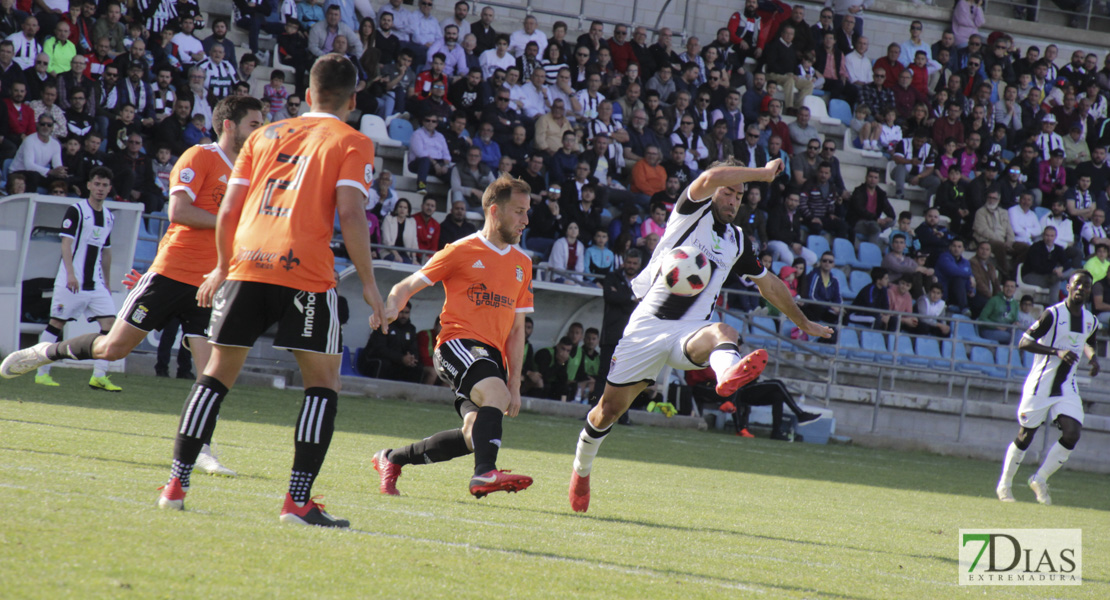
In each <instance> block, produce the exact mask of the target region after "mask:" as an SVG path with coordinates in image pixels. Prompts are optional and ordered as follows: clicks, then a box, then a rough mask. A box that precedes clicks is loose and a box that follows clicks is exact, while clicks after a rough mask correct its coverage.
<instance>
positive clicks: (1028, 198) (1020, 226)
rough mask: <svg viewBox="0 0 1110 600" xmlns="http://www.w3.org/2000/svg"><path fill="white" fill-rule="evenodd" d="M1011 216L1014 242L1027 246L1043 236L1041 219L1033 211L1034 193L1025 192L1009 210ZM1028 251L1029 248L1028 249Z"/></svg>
mask: <svg viewBox="0 0 1110 600" xmlns="http://www.w3.org/2000/svg"><path fill="white" fill-rule="evenodd" d="M1007 212H1008V213H1009V216H1010V229H1012V230H1013V232H1014V244H1015V245H1016V244H1024V245H1025V246H1026V248H1028V246H1030V245H1032V244H1033V242H1034V241H1036V240H1037V239H1039V238H1040V237H1041V230H1042V227H1041V221H1040V219H1039V218H1037V213H1035V212H1034V211H1033V194H1032V193H1030V192H1023V193H1022V194H1021V196H1020V197H1019V200H1018V204H1017V205H1016V206H1011V207H1010V208H1009V210H1008V211H1007ZM1027 251H1028V250H1027Z"/></svg>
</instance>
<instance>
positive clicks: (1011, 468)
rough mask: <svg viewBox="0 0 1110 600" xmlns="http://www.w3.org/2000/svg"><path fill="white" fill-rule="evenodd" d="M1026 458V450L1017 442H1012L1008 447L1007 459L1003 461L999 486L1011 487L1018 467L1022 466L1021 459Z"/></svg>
mask: <svg viewBox="0 0 1110 600" xmlns="http://www.w3.org/2000/svg"><path fill="white" fill-rule="evenodd" d="M1024 458H1025V450H1020V449H1018V447H1017V444H1015V443H1013V442H1010V445H1009V447H1007V448H1006V459H1005V460H1004V461H1003V462H1002V477H1001V478H999V480H998V485H999V486H1004V487H1010V485H1011V484H1013V482H1014V474H1015V473H1017V470H1018V467H1020V466H1021V461H1022V460H1023V459H1024Z"/></svg>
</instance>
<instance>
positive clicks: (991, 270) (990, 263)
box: [968, 243, 1002, 317]
mask: <svg viewBox="0 0 1110 600" xmlns="http://www.w3.org/2000/svg"><path fill="white" fill-rule="evenodd" d="M968 262H970V263H971V276H972V280H973V281H974V282H975V297H974V298H972V299H971V302H970V304H971V314H972V316H973V317H978V316H979V312H980V311H981V310H983V306H985V305H986V303H987V301H988V300H990V299H991V298H993V297H994V295H995V294H997V293H998V292H999V291H1000V290H1001V289H1002V276H1001V275H1000V273H999V271H998V266H997V263H996V262H995V261H994V259H993V258H991V247H990V244H987V243H980V244H979V245H978V246H976V247H975V256H973V257H971V259H970V260H969V261H968Z"/></svg>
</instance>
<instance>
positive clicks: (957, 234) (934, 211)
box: [0, 0, 1110, 396]
mask: <svg viewBox="0 0 1110 600" xmlns="http://www.w3.org/2000/svg"><path fill="white" fill-rule="evenodd" d="M829 4H830V6H831V7H830V8H825V9H823V10H821V11H820V13H819V14H818V15H815V16H816V20H815V22H813V23H809V22H807V17H809V16H810V15H807V13H806V8H805V7H804V6H801V5H798V6H793V7H792V6H790V5H788V4H785V3H783V2H781V1H779V0H764V1H757V0H746V2H745V3H744V6H743V8H742V9H741V10H740V11H738V12H736V13H735V14H734V15H732V18H731V19H730V20H729V22H728V23H727V24H726V25H725V26H722V27H721V28H720V29H718V30H717V31H716V35H715V37H714V39H713V40H711V41H708V43H703V40H700V39H698V38H697V37H689V38H687V39H686V40H684V41H683V42H682V45H681V46H680V47H676V46H675V40H674V39H673V34H672V32H671V31H670V30H669V29H666V28H663V29H660V30H659V31H658V32H657V33H656V35H655V36H654V39H649V32H648V30H647V29H646V28H645V27H630V26H626V25H622V24H618V25H616V26H615V27H613V28H612V31H611V35H610V37H606V35H605V27H604V25H603V24H602V23H600V22H594V23H592V24H590V26H589V29H588V31H585V32H575V31H571V30H570V27H569V26H568V25H567V24H566V23H565V22H562V21H557V22H555V23H554V25H553V27H552V29H551V31H549V32H544V31H540V30H539V29H538V26H537V21H536V19H535V17H533V16H528V17H526V18H524V19H523V22H522V23H521V27H520V28H519V29H517V30H515V31H496V30H495V29H494V27H493V21H494V9H493V8H492V7H488V6H487V7H484V8H482V9H481V10H480V11H479V12H478V15H477V18H474V16H473V15H472V14H471V5H470V4H469V3H468V2H465V1H460V2H457V3H455V4H454V6H453V13H452V14H451V16H449V17H446V18H444V19H442V20H437V19H436V18H435V16H433V14H432V12H433V8H434V5H433V2H432V1H431V0H417V8H416V9H415V10H410V9H408V8H405V7H403V6H402V0H390V1H389V2H388V3H385V4H381V5H379V6H377V7H374V6H371V4H370V3H369V2H368V1H367V0H326V1H325V0H309V1H306V2H294V1H293V0H262V1H261V2H253V1H247V0H235V2H234V11H233V14H232V15H231V18H230V19H224V18H215V19H213V22H212V23H210V24H207V25H210V30H211V34H210V35H208V36H206V37H204V38H203V39H202V38H201V37H199V36H198V35H197V34H196V32H197V31H198V30H200V29H203V28H204V26H205V25H206V24H205V23H203V21H204V19H205V15H203V14H202V13H201V11H200V10H199V8H198V6H197V5H196V4H195V3H192V2H189V1H188V0H184V1H181V2H176V3H175V2H172V1H170V0H161V1H159V0H127V1H126V2H123V3H120V2H115V1H104V0H101V1H100V2H97V1H96V0H69V1H68V2H67V1H66V0H62V1H60V2H59V1H58V0H42V1H37V2H34V3H33V4H32V2H31V1H30V0H0V37H2V38H3V41H2V42H0V98H2V102H3V106H2V108H3V109H4V110H0V160H3V161H5V165H6V169H5V175H6V190H7V192H8V193H19V192H23V191H34V190H41V191H44V192H47V193H55V194H60V195H72V196H84V195H85V194H86V190H84V189H83V185H84V183H83V182H84V181H85V180H86V174H87V173H88V172H89V171H90V170H91V169H92V168H94V167H96V166H100V165H107V166H109V167H111V168H112V170H113V171H114V172H115V173H116V181H114V182H113V183H114V190H113V196H114V197H115V198H116V199H118V200H122V201H129V202H139V203H142V204H143V205H144V206H145V208H146V211H147V212H148V213H153V212H157V211H160V210H161V209H162V208H163V205H164V204H165V202H166V196H167V192H168V189H167V185H168V181H169V173H170V171H171V169H172V168H173V165H174V162H175V160H176V157H177V156H178V155H180V154H181V152H182V151H183V150H184V149H186V148H188V147H189V146H191V145H194V144H198V143H207V142H209V141H210V140H211V139H212V137H213V136H212V134H211V129H212V123H211V111H212V107H213V106H214V105H215V103H216V102H217V101H218V100H219V99H221V98H223V97H225V96H228V95H250V96H255V97H259V98H261V99H263V100H264V101H265V102H266V106H267V107H268V118H269V119H271V120H275V121H276V120H280V119H283V118H286V117H289V116H295V115H298V114H300V113H301V112H302V111H303V110H304V109H307V106H304V103H303V100H302V99H303V92H304V89H305V86H306V84H307V82H306V81H305V75H306V74H307V72H308V70H309V68H310V66H311V64H312V62H313V61H314V60H315V58H316V57H318V56H321V55H323V54H325V53H328V52H339V53H343V54H346V55H348V56H350V57H351V59H352V61H353V62H354V63H355V64H356V65H357V66H358V69H359V78H360V81H359V85H358V94H357V109H358V110H357V111H356V112H355V113H354V117H353V118H352V119H353V123H352V124H354V125H355V126H356V127H357V126H358V120H357V119H358V118H359V117H360V116H361V115H370V114H376V115H378V116H380V117H382V118H383V119H385V120H386V122H387V123H388V124H389V125H390V126H391V131H392V130H393V129H394V127H395V126H396V124H399V123H400V122H402V121H408V122H409V123H410V124H411V127H410V128H409V129H411V137H410V138H409V139H408V143H407V148H408V150H407V153H406V157H407V160H408V164H407V165H406V166H407V167H408V169H410V170H411V171H412V172H413V173H414V174H415V176H416V178H417V193H418V194H421V195H423V201H422V202H421V205H420V206H414V205H413V204H412V203H411V202H410V200H409V199H408V198H406V197H404V196H402V195H401V194H398V192H397V191H396V189H395V188H394V182H393V175H392V174H391V173H390V172H388V171H383V172H381V173H379V174H378V177H377V179H376V181H375V182H374V186H373V190H372V191H371V193H370V195H369V198H368V205H367V212H368V216H370V217H371V234H372V239H373V240H374V241H375V242H376V243H378V244H380V245H381V246H384V247H387V248H381V249H379V250H377V256H378V257H379V258H384V259H389V260H398V261H403V262H410V263H418V262H422V261H424V260H426V258H427V256H428V255H429V254H428V253H429V252H431V251H435V250H437V249H440V248H443V247H444V246H445V245H446V244H448V243H450V242H452V241H455V240H457V239H460V238H462V237H464V236H466V235H469V234H470V233H473V232H474V231H475V230H476V227H475V225H474V223H473V222H472V221H471V220H468V209H471V208H476V207H478V206H479V205H480V197H481V192H482V190H483V189H484V187H485V186H486V185H487V184H488V183H489V182H490V181H492V180H493V178H496V177H497V176H498V175H500V174H501V173H505V172H509V173H512V174H513V175H514V176H516V177H520V178H521V179H524V180H525V181H527V182H528V183H529V184H530V185H531V187H532V201H533V210H532V213H531V215H530V225H529V227H528V230H527V233H526V240H525V242H524V245H525V246H526V248H527V249H528V250H530V251H532V252H533V253H534V255H535V256H536V257H537V260H536V262H541V261H546V262H547V263H548V264H549V265H550V266H551V267H552V268H553V269H554V270H553V273H555V279H556V280H558V281H563V282H566V283H576V284H582V285H593V284H594V283H593V279H594V278H595V276H596V278H600V277H602V276H604V275H606V274H608V273H611V272H615V271H617V270H619V269H620V267H621V263H622V261H621V257H622V256H624V255H625V253H626V251H627V250H629V249H630V248H637V249H639V250H640V251H641V252H642V253H643V264H646V263H647V262H648V260H649V258H650V255H651V253H652V252H653V250H654V248H655V245H656V244H657V243H658V241H659V239H660V236H661V235H662V234H663V231H664V229H665V224H666V220H667V216H668V214H669V211H670V210H671V208H672V207H673V205H674V202H675V201H676V199H677V198H678V195H679V194H680V193H681V191H682V190H683V189H684V188H685V187H686V186H687V185H688V184H689V183H690V182H691V181H692V180H693V178H694V177H696V176H697V175H698V173H700V172H701V171H702V170H703V169H706V168H707V167H708V166H709V165H710V164H711V163H713V162H715V161H720V160H728V159H732V160H734V161H736V162H737V163H739V164H741V165H748V166H752V167H761V166H763V165H765V164H766V163H767V162H768V161H769V160H772V159H774V158H781V159H783V160H784V162H785V163H786V164H787V165H789V167H788V168H787V169H786V171H785V172H784V173H783V174H782V175H781V176H780V177H779V178H778V179H777V180H775V181H774V182H771V183H769V184H762V185H753V186H751V187H750V188H749V189H748V190H747V191H746V194H745V200H744V206H743V207H742V208H741V210H740V214H739V217H738V223H737V224H738V225H739V226H741V227H742V229H743V230H744V232H745V234H746V235H747V237H748V238H749V239H750V240H751V241H752V243H753V244H754V245H755V246H756V247H758V249H759V250H760V251H761V253H767V254H766V256H765V259H764V260H765V261H768V265H774V264H780V263H781V264H783V265H785V266H782V267H780V268H778V269H776V270H777V274H778V275H780V276H781V277H782V278H783V279H784V280H786V281H787V282H788V284H789V285H791V287H792V288H796V290H797V292H798V295H799V297H800V298H801V299H814V300H825V301H830V302H834V303H845V302H848V301H851V302H852V304H853V306H854V307H855V308H857V309H858V308H865V307H870V308H881V309H895V310H905V311H907V312H913V311H915V312H918V313H920V315H919V318H918V319H909V320H906V321H905V322H903V323H902V324H901V325H899V326H900V327H902V328H903V329H909V330H915V331H920V332H922V333H931V334H936V335H946V334H947V333H948V332H947V329H948V328H947V326H946V325H944V323H943V322H938V321H935V317H937V316H940V315H942V314H945V313H946V312H947V313H953V312H959V313H965V314H969V315H972V316H974V317H976V318H978V319H980V321H981V325H982V327H981V328H980V331H981V333H982V335H984V336H985V337H990V338H991V339H997V340H999V341H1010V334H1009V330H1003V329H997V328H996V326H1000V325H1003V326H1004V325H1009V324H1012V323H1014V322H1016V321H1018V319H1019V318H1020V317H1021V315H1022V314H1023V311H1022V310H1021V309H1020V306H1021V304H1022V303H1021V301H1020V299H1017V298H1015V293H1016V292H1015V291H1016V289H1017V286H1015V285H1014V283H1013V281H1014V280H1015V279H1018V278H1019V277H1020V279H1021V280H1022V281H1024V282H1026V283H1029V284H1034V285H1038V286H1042V287H1045V288H1048V289H1050V290H1051V292H1050V294H1051V298H1052V299H1053V301H1055V298H1056V297H1057V296H1056V294H1058V293H1059V289H1060V287H1061V284H1062V282H1064V281H1066V277H1067V275H1068V273H1069V272H1070V271H1072V270H1073V269H1076V268H1079V267H1085V268H1087V269H1088V270H1090V271H1091V272H1092V273H1094V274H1095V277H1096V280H1097V281H1096V288H1095V292H1094V294H1093V304H1094V310H1095V312H1096V313H1099V314H1100V319H1101V320H1102V321H1103V322H1104V323H1106V322H1108V321H1110V296H1108V295H1106V294H1105V279H1104V278H1105V274H1106V272H1107V269H1108V268H1110V258H1108V256H1110V236H1108V235H1107V230H1106V226H1105V218H1106V217H1105V215H1106V210H1107V202H1108V197H1107V193H1108V185H1110V165H1108V164H1107V156H1106V146H1107V144H1110V121H1108V119H1107V116H1108V115H1107V112H1108V111H1107V105H1108V104H1107V97H1108V95H1110V56H1107V57H1106V61H1105V62H1104V63H1103V64H1104V66H1103V67H1102V68H1101V69H1100V68H1099V60H1098V56H1097V55H1095V54H1093V53H1084V52H1082V51H1076V52H1075V53H1073V54H1072V56H1071V57H1070V58H1069V59H1068V62H1066V63H1065V64H1058V62H1059V61H1058V56H1057V47H1056V46H1055V45H1048V46H1046V47H1044V48H1043V49H1042V48H1039V47H1037V46H1028V47H1026V48H1024V49H1019V48H1018V47H1016V45H1015V43H1014V40H1013V38H1012V37H1011V36H1010V35H1008V34H1006V33H1005V32H1002V31H989V30H987V29H984V27H985V19H984V18H983V14H982V7H981V2H967V0H959V2H958V3H957V5H956V7H955V9H954V11H953V21H952V27H951V29H949V30H947V31H945V32H944V34H943V35H942V36H941V38H940V39H939V40H926V39H923V38H922V31H923V26H922V24H921V23H920V22H918V21H914V22H913V23H912V24H911V25H910V28H909V31H908V32H907V37H906V40H905V41H903V42H901V43H892V44H890V45H889V46H888V47H887V48H886V51H885V53H884V54H883V55H882V56H881V57H879V58H877V59H876V60H872V59H871V58H869V56H868V53H869V45H868V39H867V37H866V36H865V35H861V33H862V31H863V18H862V12H861V8H862V7H863V5H864V4H865V2H863V1H862V0H859V1H848V2H835V3H831V2H830V3H829ZM230 27H236V28H239V29H241V30H243V31H245V32H247V34H248V39H249V42H248V46H249V52H243V49H242V48H239V47H237V46H236V45H235V44H234V43H233V42H232V41H230V40H229V39H228V37H227V34H228V31H229V28H230ZM264 36H268V37H270V38H273V40H274V46H273V50H272V52H274V53H276V56H274V57H273V58H274V59H275V60H273V61H271V55H270V53H269V52H267V51H265V50H263V49H262V48H261V46H260V43H261V42H260V40H261V39H263V37H264ZM271 62H272V63H273V64H274V65H275V66H276V67H278V68H276V69H274V70H273V72H272V74H271V75H270V77H269V78H268V83H265V82H263V81H260V80H259V79H258V78H257V77H255V76H254V75H253V72H254V71H255V69H256V68H257V67H259V66H260V65H262V66H264V65H269V64H271ZM287 77H288V79H289V82H288V83H287V81H286V78H287ZM811 95H820V97H821V101H822V102H832V101H843V102H846V103H847V104H848V105H849V106H850V107H851V113H852V115H853V117H854V118H853V119H852V121H851V125H850V128H851V129H852V130H853V132H854V134H853V136H852V140H853V142H854V146H855V148H856V149H858V150H859V151H861V152H863V153H864V155H865V156H870V157H872V158H876V157H885V158H886V159H887V160H889V161H890V162H892V163H893V169H892V173H891V175H892V177H891V179H892V181H891V182H889V183H890V184H891V185H892V187H893V197H895V198H901V197H903V196H904V194H905V193H906V189H907V188H908V187H910V186H915V187H920V188H924V190H925V192H926V194H927V195H928V197H930V198H931V201H930V206H931V208H929V209H928V210H927V211H925V212H924V214H914V213H912V212H902V213H900V214H895V211H894V209H893V208H892V205H891V203H890V201H889V200H890V199H889V198H888V194H887V191H886V189H885V188H884V186H883V185H882V184H881V183H880V180H881V178H882V173H880V172H879V171H878V170H870V171H869V172H868V173H867V176H866V178H865V180H864V181H862V182H859V184H858V185H849V182H847V181H845V178H844V176H843V174H842V172H841V166H840V160H839V159H838V157H837V154H838V153H840V152H844V150H843V149H840V150H838V145H837V143H836V141H835V140H833V139H827V138H826V137H825V136H824V135H823V134H822V133H821V132H820V131H819V130H818V128H817V127H816V124H815V123H814V122H813V121H812V120H811V114H810V110H809V109H808V108H806V99H807V97H808V96H811ZM398 129H402V128H399V127H398ZM404 135H409V134H408V132H404ZM7 159H12V160H11V162H10V163H7V162H6V161H7ZM433 177H435V178H438V180H440V181H442V182H443V185H442V188H441V189H446V190H447V197H446V198H443V197H437V196H436V195H435V194H433V193H430V192H432V191H433V190H436V189H437V188H436V187H435V183H434V181H433V180H432V179H431V178H433ZM430 186H431V187H430ZM440 206H446V208H447V211H446V213H447V215H446V217H445V218H443V219H442V220H441V221H437V220H436V219H435V214H436V213H437V209H438V207H440ZM914 217H924V221H923V222H922V223H921V224H920V225H919V226H917V227H912V226H911V224H912V222H913V221H914ZM812 235H823V236H825V238H826V241H828V242H830V243H833V244H835V240H836V239H838V238H839V239H844V240H848V241H849V243H850V244H851V245H852V247H853V249H856V248H859V247H860V245H861V244H862V243H865V242H866V243H869V244H876V245H878V246H879V247H880V248H882V249H883V252H884V254H885V256H883V259H882V262H881V267H879V268H877V269H874V270H873V271H872V272H871V280H872V283H871V285H868V286H866V287H864V288H863V289H861V290H858V293H856V295H855V298H854V300H852V299H851V298H847V297H846V296H845V293H844V292H846V290H841V289H840V285H841V284H840V282H839V280H838V278H837V277H834V276H833V270H834V269H836V268H838V265H836V264H835V254H834V253H832V252H830V253H827V254H823V255H822V254H820V253H819V252H814V251H812V250H811V249H810V248H808V247H807V246H808V245H807V241H808V239H809V236H812ZM965 252H967V253H970V254H973V256H971V257H970V258H966V257H965ZM839 266H840V267H843V266H845V265H839ZM736 285H742V283H736ZM749 308H750V307H749ZM807 312H808V313H809V315H810V318H821V319H824V320H827V321H833V322H835V321H836V320H837V319H838V318H839V316H838V314H837V313H838V312H839V311H838V310H837V309H835V308H834V309H827V308H822V307H818V306H817V305H811V306H809V307H808V308H807ZM849 313H850V316H849V320H850V321H851V322H853V323H855V324H857V325H862V326H871V327H895V326H896V324H895V323H894V322H891V320H890V319H887V318H885V317H883V318H876V317H874V316H873V315H872V316H868V315H866V314H864V313H858V314H857V313H856V312H852V311H851V308H849ZM586 337H587V338H588V337H589V333H588V332H587V333H586ZM413 341H415V339H414V340H413ZM576 344H577V342H576ZM425 345H426V344H425ZM555 350H558V348H557V347H556V349H555ZM555 354H558V356H559V357H561V356H562V354H560V353H558V352H556V353H555ZM557 358H558V357H553V358H552V360H556V359H557ZM404 360H405V363H406V364H405V365H403V366H405V367H407V368H414V367H415V366H417V365H416V362H414V360H410V359H404ZM410 362H411V363H413V364H408V363H410ZM418 371H419V370H413V373H418ZM573 393H574V392H573V390H571V391H570V392H568V393H567V394H559V395H560V396H561V395H571V394H573Z"/></svg>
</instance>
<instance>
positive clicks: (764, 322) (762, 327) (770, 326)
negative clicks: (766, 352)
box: [750, 316, 779, 338]
mask: <svg viewBox="0 0 1110 600" xmlns="http://www.w3.org/2000/svg"><path fill="white" fill-rule="evenodd" d="M778 330H779V322H778V320H777V319H773V318H771V317H760V316H755V317H752V328H751V334H750V337H755V338H772V337H774V336H775V333H777V332H778Z"/></svg>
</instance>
